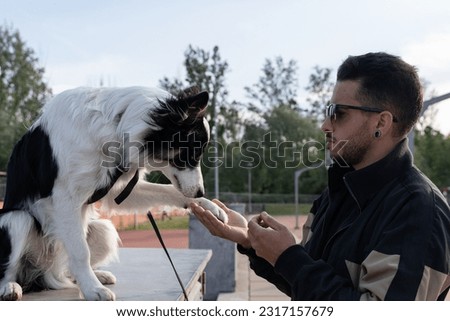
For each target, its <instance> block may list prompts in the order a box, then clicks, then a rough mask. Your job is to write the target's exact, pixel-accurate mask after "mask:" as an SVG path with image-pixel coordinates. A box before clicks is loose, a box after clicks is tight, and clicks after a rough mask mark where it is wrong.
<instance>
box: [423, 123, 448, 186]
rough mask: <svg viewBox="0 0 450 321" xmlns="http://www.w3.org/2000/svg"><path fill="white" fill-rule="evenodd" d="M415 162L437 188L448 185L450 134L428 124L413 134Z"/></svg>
mask: <svg viewBox="0 0 450 321" xmlns="http://www.w3.org/2000/svg"><path fill="white" fill-rule="evenodd" d="M414 142H415V155H414V158H415V164H416V166H417V167H418V168H419V169H420V170H422V171H423V172H424V173H425V174H426V175H427V176H428V177H429V178H430V179H431V180H432V181H433V182H434V183H435V184H436V186H438V187H439V188H441V189H443V188H447V187H449V186H450V158H449V157H448V155H450V136H447V137H445V136H444V135H443V134H442V133H441V132H439V131H437V130H434V129H433V128H431V127H430V126H428V127H426V128H425V130H424V131H423V132H418V131H416V135H415V141H414Z"/></svg>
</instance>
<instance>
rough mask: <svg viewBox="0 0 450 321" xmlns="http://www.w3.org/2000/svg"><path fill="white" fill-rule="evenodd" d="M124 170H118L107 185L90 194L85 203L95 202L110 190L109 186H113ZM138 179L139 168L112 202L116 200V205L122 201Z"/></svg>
mask: <svg viewBox="0 0 450 321" xmlns="http://www.w3.org/2000/svg"><path fill="white" fill-rule="evenodd" d="M123 173H124V171H122V170H120V169H119V170H118V171H117V172H116V173H115V174H114V176H113V177H112V178H111V182H110V184H109V185H107V186H105V187H102V188H100V189H98V190H96V191H95V192H94V194H92V196H91V197H90V198H89V199H88V201H87V204H92V203H95V202H97V201H99V200H101V199H102V198H103V197H104V196H105V195H106V194H108V192H109V191H110V190H111V188H112V187H113V186H114V184H115V183H116V182H117V180H118V179H119V177H120V176H122V174H123ZM138 181H139V169H138V170H136V173H135V174H134V176H133V178H132V179H131V180H130V181H129V182H128V184H127V186H125V188H124V189H123V190H122V192H120V194H119V195H117V197H116V198H115V199H114V202H116V204H117V205H119V204H120V203H122V202H123V201H124V200H125V199H126V198H127V197H128V196H129V195H130V193H131V191H132V190H133V188H134V187H135V186H136V184H137V182H138Z"/></svg>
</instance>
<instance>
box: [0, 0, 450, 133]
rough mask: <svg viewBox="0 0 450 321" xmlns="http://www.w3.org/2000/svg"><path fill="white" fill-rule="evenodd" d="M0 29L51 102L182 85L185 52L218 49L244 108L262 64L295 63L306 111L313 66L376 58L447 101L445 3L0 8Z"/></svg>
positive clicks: (390, 0)
mask: <svg viewBox="0 0 450 321" xmlns="http://www.w3.org/2000/svg"><path fill="white" fill-rule="evenodd" d="M0 24H1V25H3V26H4V25H8V26H12V27H13V28H14V29H17V30H18V31H19V32H20V34H21V37H22V39H23V40H24V41H25V42H26V44H27V45H28V46H29V47H31V48H32V49H33V50H34V52H35V55H36V57H37V58H38V59H39V64H40V66H42V67H44V68H45V80H46V81H47V83H48V84H49V86H50V87H51V88H52V90H53V93H55V94H56V93H59V92H61V91H63V90H65V89H69V88H74V87H79V86H98V85H99V84H100V81H103V84H104V85H107V86H121V87H122V86H133V85H140V86H158V84H159V80H160V79H162V78H163V77H166V76H167V77H169V78H170V79H173V78H182V79H183V78H184V67H183V58H184V52H185V50H186V49H187V48H188V46H189V45H192V46H194V47H199V48H202V49H204V50H208V51H212V48H213V47H214V46H216V45H217V46H219V51H220V54H221V57H222V59H223V60H226V61H227V62H228V64H229V73H228V74H227V76H226V86H227V88H228V89H229V92H230V94H229V98H230V100H239V101H245V91H244V87H245V86H251V85H253V84H255V83H256V82H257V81H258V78H259V77H260V75H261V68H262V66H263V64H264V62H265V60H266V59H274V58H275V57H277V56H281V57H283V59H284V60H285V61H288V60H291V59H293V60H296V61H297V64H298V78H299V88H298V89H299V95H300V97H299V101H304V100H305V90H304V88H305V87H306V86H307V84H308V77H309V75H310V74H311V73H312V72H313V68H314V66H320V67H327V68H332V69H333V70H334V71H335V70H336V69H337V67H338V66H339V65H340V63H341V62H342V61H343V60H344V59H345V58H346V57H347V56H349V55H357V54H364V53H366V52H374V51H385V52H388V53H391V54H395V55H398V56H400V57H402V58H403V59H404V60H405V61H406V62H408V63H410V64H412V65H414V66H416V67H417V68H418V71H419V75H420V77H421V78H423V79H425V80H426V81H427V83H428V89H427V92H426V96H425V98H430V95H431V92H432V93H433V94H434V95H435V96H438V95H443V94H446V93H449V92H450V2H449V1H448V0H428V1H422V0H421V1H417V0H375V1H374V0H369V1H361V0H339V1H335V0H271V1H269V0H222V1H220V0H165V1H162V0H160V1H154V0H146V1H145V0H128V1H124V0H121V1H119V0H108V1H106V0H95V1H93V0H91V1H87V0H77V1H72V0H67V1H56V0H55V1H51V0H39V1H33V0H29V1H26V0H0ZM333 77H335V73H334V74H333ZM435 108H436V116H435V118H434V123H433V126H434V127H435V128H437V129H439V130H441V131H442V132H443V133H446V134H449V133H450V99H449V100H446V101H444V102H441V103H439V104H436V105H435Z"/></svg>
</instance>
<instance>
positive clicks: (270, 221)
mask: <svg viewBox="0 0 450 321" xmlns="http://www.w3.org/2000/svg"><path fill="white" fill-rule="evenodd" d="M259 219H260V225H261V226H267V227H271V228H273V229H274V230H280V229H284V228H285V226H284V225H283V224H281V223H280V222H278V221H277V220H276V219H274V218H273V217H272V216H270V215H269V214H267V212H262V213H261V214H260V215H259Z"/></svg>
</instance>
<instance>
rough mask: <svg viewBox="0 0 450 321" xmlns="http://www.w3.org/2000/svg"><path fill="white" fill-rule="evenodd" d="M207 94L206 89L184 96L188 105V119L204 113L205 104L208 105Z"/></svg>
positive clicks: (198, 116) (201, 115)
mask: <svg viewBox="0 0 450 321" xmlns="http://www.w3.org/2000/svg"><path fill="white" fill-rule="evenodd" d="M208 100H209V94H208V92H207V91H202V92H201V93H199V94H196V95H194V96H190V97H187V98H186V103H187V106H188V110H187V114H188V119H189V118H190V119H192V118H200V117H203V116H204V115H205V112H206V106H207V105H208Z"/></svg>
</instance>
